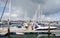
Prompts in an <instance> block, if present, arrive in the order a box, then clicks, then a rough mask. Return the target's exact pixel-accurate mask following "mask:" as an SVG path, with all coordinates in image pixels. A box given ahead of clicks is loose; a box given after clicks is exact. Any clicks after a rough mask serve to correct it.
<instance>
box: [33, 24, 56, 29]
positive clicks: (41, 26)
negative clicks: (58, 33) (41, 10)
mask: <svg viewBox="0 0 60 38" xmlns="http://www.w3.org/2000/svg"><path fill="white" fill-rule="evenodd" d="M48 29H50V30H55V29H57V27H55V26H50V28H49V26H46V25H38V24H37V23H36V24H34V25H33V30H48Z"/></svg>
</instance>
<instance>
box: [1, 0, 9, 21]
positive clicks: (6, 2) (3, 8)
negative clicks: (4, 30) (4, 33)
mask: <svg viewBox="0 0 60 38" xmlns="http://www.w3.org/2000/svg"><path fill="white" fill-rule="evenodd" d="M7 2H8V0H6V3H5V6H4V8H3V11H2V15H1V17H0V22H1V19H2V17H3V15H4V12H5V9H6V5H7Z"/></svg>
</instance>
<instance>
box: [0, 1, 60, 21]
mask: <svg viewBox="0 0 60 38" xmlns="http://www.w3.org/2000/svg"><path fill="white" fill-rule="evenodd" d="M5 2H6V0H0V16H1V13H2V10H3V7H4V5H5ZM9 9H10V10H9ZM9 14H10V15H9ZM9 17H10V20H19V19H22V20H23V19H33V20H36V19H37V18H38V19H39V20H60V0H9V1H8V4H7V6H6V10H5V13H4V16H3V19H8V18H9Z"/></svg>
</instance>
